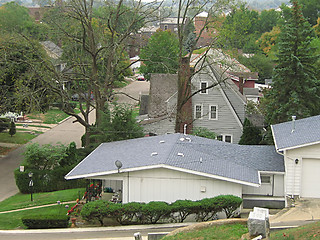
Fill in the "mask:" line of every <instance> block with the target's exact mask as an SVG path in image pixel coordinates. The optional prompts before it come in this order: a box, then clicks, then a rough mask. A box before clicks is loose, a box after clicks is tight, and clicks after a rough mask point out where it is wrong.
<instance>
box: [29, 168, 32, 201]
mask: <svg viewBox="0 0 320 240" xmlns="http://www.w3.org/2000/svg"><path fill="white" fill-rule="evenodd" d="M28 176H29V178H30V182H29V187H30V193H31V202H32V201H33V197H32V193H33V181H32V176H33V173H32V172H29V174H28Z"/></svg>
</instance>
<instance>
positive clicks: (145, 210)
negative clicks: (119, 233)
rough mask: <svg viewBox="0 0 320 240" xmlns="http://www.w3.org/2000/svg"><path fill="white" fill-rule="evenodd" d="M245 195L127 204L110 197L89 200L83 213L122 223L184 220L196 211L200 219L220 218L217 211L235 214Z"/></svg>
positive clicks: (85, 217)
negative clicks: (107, 199)
mask: <svg viewBox="0 0 320 240" xmlns="http://www.w3.org/2000/svg"><path fill="white" fill-rule="evenodd" d="M241 203H242V199H241V198H239V197H236V196H233V195H220V196H217V197H213V198H205V199H202V200H199V201H191V200H177V201H175V202H173V203H171V204H168V203H166V202H149V203H137V202H130V203H126V204H119V203H112V202H107V201H102V200H99V201H94V202H89V203H87V204H86V205H85V206H84V207H83V208H82V210H81V216H82V217H83V218H84V219H85V220H87V221H91V220H98V221H99V222H100V223H101V225H103V219H104V218H106V217H109V218H113V219H115V220H116V221H117V222H119V223H120V224H123V225H126V224H155V223H157V222H159V221H162V222H183V221H184V220H185V219H186V218H187V217H188V216H189V215H191V214H194V215H195V219H196V220H197V221H209V220H214V219H216V218H217V213H219V212H224V213H225V214H226V217H227V218H230V217H234V215H235V214H236V210H237V209H238V208H239V207H240V205H241Z"/></svg>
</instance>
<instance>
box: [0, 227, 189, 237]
mask: <svg viewBox="0 0 320 240" xmlns="http://www.w3.org/2000/svg"><path fill="white" fill-rule="evenodd" d="M186 225H188V224H177V225H176V226H174V227H172V226H171V227H169V226H168V225H166V227H161V225H160V224H158V225H154V227H153V226H150V225H147V226H146V227H145V226H121V227H103V228H89V229H83V228H74V229H72V228H68V229H53V230H28V231H26V230H22V231H21V230H12V231H1V230H0V239H1V240H16V239H23V240H56V239H59V240H71V239H72V240H78V239H79V240H80V239H83V240H84V239H90V240H94V239H101V240H107V239H108V240H110V239H112V238H117V239H119V240H120V239H124V238H131V239H134V237H133V234H134V233H137V232H140V233H141V235H142V236H147V235H148V233H152V232H171V231H173V230H175V229H177V228H179V227H182V226H186ZM19 231H20V233H19Z"/></svg>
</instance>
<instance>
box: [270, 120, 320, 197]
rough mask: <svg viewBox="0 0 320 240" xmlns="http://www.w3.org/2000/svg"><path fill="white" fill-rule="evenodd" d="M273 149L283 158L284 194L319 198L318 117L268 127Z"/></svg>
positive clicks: (319, 130) (319, 136) (319, 133)
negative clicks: (270, 130)
mask: <svg viewBox="0 0 320 240" xmlns="http://www.w3.org/2000/svg"><path fill="white" fill-rule="evenodd" d="M271 129H272V133H273V137H274V142H275V147H276V150H277V152H278V153H280V154H282V155H283V156H284V163H285V167H286V174H285V179H284V180H285V194H286V195H288V196H291V197H307V198H320V184H319V182H320V115H318V116H314V117H309V118H304V119H300V120H295V118H293V121H291V122H285V123H280V124H276V125H272V126H271Z"/></svg>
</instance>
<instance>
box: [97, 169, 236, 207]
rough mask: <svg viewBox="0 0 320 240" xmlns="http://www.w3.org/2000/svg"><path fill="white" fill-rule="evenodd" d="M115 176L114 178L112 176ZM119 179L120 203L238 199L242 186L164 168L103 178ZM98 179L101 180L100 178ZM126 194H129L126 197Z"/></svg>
mask: <svg viewBox="0 0 320 240" xmlns="http://www.w3.org/2000/svg"><path fill="white" fill-rule="evenodd" d="M114 176H115V175H114ZM119 177H120V178H121V179H122V180H123V202H124V203H126V202H150V201H165V202H168V203H171V202H174V201H176V200H178V199H190V200H200V199H203V198H209V197H214V196H217V195H221V194H232V195H235V196H239V197H242V185H240V184H236V183H231V182H226V181H221V180H215V179H211V178H207V177H201V176H197V175H193V174H188V173H183V172H178V171H174V170H170V169H165V168H157V169H151V170H142V171H135V172H130V173H129V174H128V173H120V174H118V176H117V177H112V176H106V177H105V179H115V180H119ZM100 178H101V177H100ZM128 194H129V195H128Z"/></svg>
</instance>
